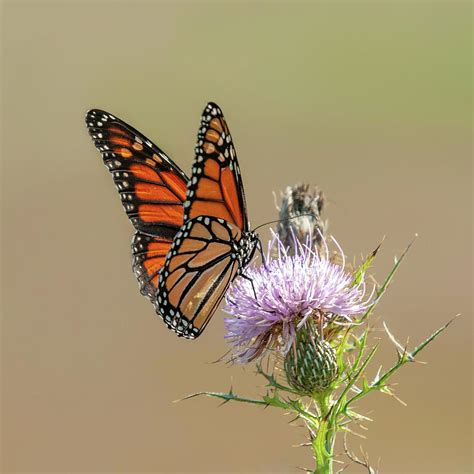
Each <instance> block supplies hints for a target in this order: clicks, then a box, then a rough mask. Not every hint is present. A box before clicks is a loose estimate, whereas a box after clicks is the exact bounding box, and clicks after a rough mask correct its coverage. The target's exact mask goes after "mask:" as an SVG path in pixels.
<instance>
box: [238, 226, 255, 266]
mask: <svg viewBox="0 0 474 474" xmlns="http://www.w3.org/2000/svg"><path fill="white" fill-rule="evenodd" d="M259 242H260V238H259V237H258V235H257V234H256V233H255V232H253V231H247V232H243V233H242V238H241V239H240V241H239V243H238V246H237V248H236V253H237V258H238V260H239V274H240V273H241V272H242V271H243V270H244V269H245V267H246V266H247V265H248V264H249V263H250V261H251V260H252V258H253V256H254V254H255V251H256V250H257V248H258V243H259Z"/></svg>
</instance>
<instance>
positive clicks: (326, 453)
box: [311, 391, 337, 474]
mask: <svg viewBox="0 0 474 474" xmlns="http://www.w3.org/2000/svg"><path fill="white" fill-rule="evenodd" d="M314 401H315V403H316V405H317V406H318V411H319V418H320V423H319V429H318V431H317V432H316V436H315V438H314V439H313V441H312V443H311V445H312V448H313V452H314V457H315V459H316V469H315V470H314V471H313V473H314V474H332V472H333V470H332V460H333V456H334V441H335V439H336V431H337V426H336V423H334V422H333V421H332V420H331V418H330V417H329V413H330V411H331V403H332V397H331V391H327V392H322V393H319V394H316V395H315V396H314Z"/></svg>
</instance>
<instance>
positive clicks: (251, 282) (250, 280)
mask: <svg viewBox="0 0 474 474" xmlns="http://www.w3.org/2000/svg"><path fill="white" fill-rule="evenodd" d="M240 276H241V277H242V278H245V279H246V280H248V281H249V282H250V284H251V285H252V291H253V296H254V297H255V301H256V302H257V303H258V297H257V292H256V291H255V286H254V285H253V280H252V279H251V278H250V277H248V276H247V275H245V274H244V273H241V274H240Z"/></svg>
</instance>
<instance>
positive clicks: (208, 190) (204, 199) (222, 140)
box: [184, 102, 249, 230]
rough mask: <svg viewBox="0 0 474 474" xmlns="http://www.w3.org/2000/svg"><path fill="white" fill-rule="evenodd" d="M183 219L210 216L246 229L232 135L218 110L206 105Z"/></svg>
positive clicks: (244, 210)
mask: <svg viewBox="0 0 474 474" xmlns="http://www.w3.org/2000/svg"><path fill="white" fill-rule="evenodd" d="M197 140H198V141H197V145H196V159H195V162H194V166H193V172H192V175H191V181H190V182H189V184H188V192H187V201H186V202H185V204H184V207H185V215H184V219H185V221H187V220H188V219H192V218H194V217H197V216H213V217H217V218H221V219H224V220H225V221H227V222H229V223H231V224H233V225H236V226H237V227H238V228H239V229H240V230H248V226H249V224H248V219H247V211H246V205H245V195H244V191H243V186H242V179H241V176H240V169H239V164H238V162H237V154H236V152H235V148H234V144H233V142H232V136H231V134H230V131H229V127H228V125H227V122H226V120H225V118H224V115H223V113H222V111H221V109H220V108H219V107H218V106H217V105H216V104H214V103H212V102H210V103H209V104H208V105H207V106H206V108H205V109H204V112H203V114H202V117H201V126H200V129H199V132H198V139H197Z"/></svg>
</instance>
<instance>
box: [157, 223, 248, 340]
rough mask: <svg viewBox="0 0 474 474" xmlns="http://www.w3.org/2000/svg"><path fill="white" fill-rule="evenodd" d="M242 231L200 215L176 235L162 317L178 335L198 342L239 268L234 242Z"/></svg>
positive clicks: (162, 286) (163, 284) (163, 287)
mask: <svg viewBox="0 0 474 474" xmlns="http://www.w3.org/2000/svg"><path fill="white" fill-rule="evenodd" d="M240 236H241V232H240V229H239V228H238V227H236V226H234V225H232V224H229V223H227V222H226V221H224V220H223V219H217V218H214V217H204V216H199V217H196V218H194V219H191V220H190V221H188V222H187V223H186V224H185V225H183V228H182V229H181V230H180V231H179V232H178V234H176V238H175V239H174V242H173V245H172V247H171V250H170V253H169V255H168V257H167V259H166V262H165V265H164V267H163V270H162V278H161V279H160V281H159V288H158V293H157V312H158V314H160V316H161V317H162V318H163V321H164V322H165V324H166V325H167V326H168V327H169V328H170V329H172V330H173V331H175V332H176V333H177V334H178V335H179V336H184V337H186V338H188V339H194V338H196V337H198V336H199V335H200V334H201V333H202V331H203V330H204V328H205V327H206V325H207V323H208V322H209V320H210V319H211V317H212V315H213V314H214V312H215V311H216V309H217V307H218V305H219V303H220V301H221V299H222V297H223V296H224V294H225V292H226V290H227V288H228V286H229V284H230V283H231V281H232V280H233V279H234V277H235V275H236V274H237V272H238V269H239V262H238V259H237V256H236V254H235V249H234V246H233V243H234V242H236V241H238V240H239V239H240Z"/></svg>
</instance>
